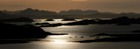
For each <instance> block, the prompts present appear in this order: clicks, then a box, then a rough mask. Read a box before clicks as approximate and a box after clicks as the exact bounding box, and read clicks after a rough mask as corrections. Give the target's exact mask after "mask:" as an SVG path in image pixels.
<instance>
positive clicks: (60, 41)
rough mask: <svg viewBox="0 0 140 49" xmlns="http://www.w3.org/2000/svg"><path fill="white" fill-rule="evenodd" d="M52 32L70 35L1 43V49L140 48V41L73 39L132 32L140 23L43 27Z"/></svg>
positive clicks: (139, 26) (138, 27) (137, 28)
mask: <svg viewBox="0 0 140 49" xmlns="http://www.w3.org/2000/svg"><path fill="white" fill-rule="evenodd" d="M42 29H43V30H45V31H49V32H52V33H68V35H60V36H58V35H53V36H48V37H46V38H45V39H41V41H33V42H30V43H21V44H1V45H0V49H139V48H140V46H139V45H140V42H92V43H77V42H73V41H79V40H88V39H94V37H90V35H94V34H97V33H132V32H131V31H133V30H139V29H140V25H136V24H134V25H126V26H123V25H122V26H119V25H115V24H112V25H96V24H95V25H86V26H84V25H81V26H59V27H42Z"/></svg>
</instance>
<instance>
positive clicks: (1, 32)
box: [0, 23, 64, 39]
mask: <svg viewBox="0 0 140 49" xmlns="http://www.w3.org/2000/svg"><path fill="white" fill-rule="evenodd" d="M48 35H64V34H53V33H50V32H45V31H44V30H42V29H41V28H40V27H35V26H33V25H23V26H17V25H13V24H6V23H0V39H32V38H45V37H47V36H48Z"/></svg>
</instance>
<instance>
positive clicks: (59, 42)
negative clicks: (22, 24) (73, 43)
mask: <svg viewBox="0 0 140 49" xmlns="http://www.w3.org/2000/svg"><path fill="white" fill-rule="evenodd" d="M52 43H55V44H66V43H68V42H67V41H66V40H61V39H55V40H52Z"/></svg>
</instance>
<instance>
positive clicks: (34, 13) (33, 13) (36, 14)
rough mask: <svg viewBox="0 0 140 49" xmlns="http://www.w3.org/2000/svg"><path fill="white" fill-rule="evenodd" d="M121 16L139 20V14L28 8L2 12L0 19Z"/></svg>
mask: <svg viewBox="0 0 140 49" xmlns="http://www.w3.org/2000/svg"><path fill="white" fill-rule="evenodd" d="M120 16H128V17H133V18H137V17H139V16H140V14H139V13H132V12H130V13H129V12H128V13H112V12H100V11H98V10H80V9H71V10H66V11H60V12H55V11H48V10H39V9H32V8H27V9H24V10H18V11H7V10H1V11H0V19H5V18H6V19H7V18H17V17H29V18H114V17H120Z"/></svg>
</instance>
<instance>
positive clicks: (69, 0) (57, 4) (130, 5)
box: [0, 0, 140, 13]
mask: <svg viewBox="0 0 140 49" xmlns="http://www.w3.org/2000/svg"><path fill="white" fill-rule="evenodd" d="M26 8H34V9H41V10H51V11H61V10H69V9H81V10H99V11H102V12H137V13H140V0H0V10H4V9H6V10H21V9H26Z"/></svg>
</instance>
